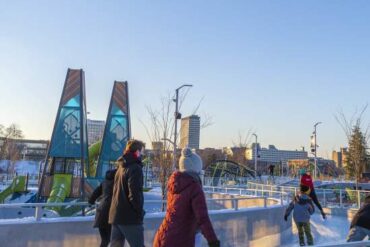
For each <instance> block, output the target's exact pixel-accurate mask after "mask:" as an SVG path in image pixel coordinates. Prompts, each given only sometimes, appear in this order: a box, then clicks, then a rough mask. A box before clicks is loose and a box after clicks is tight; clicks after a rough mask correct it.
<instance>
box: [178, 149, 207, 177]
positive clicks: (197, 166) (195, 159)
mask: <svg viewBox="0 0 370 247" xmlns="http://www.w3.org/2000/svg"><path fill="white" fill-rule="evenodd" d="M202 169H203V162H202V159H201V158H200V157H199V155H198V154H196V153H193V152H192V151H191V149H190V148H184V149H183V150H182V151H181V157H180V161H179V170H180V172H185V171H188V172H195V173H198V174H200V173H201V171H202Z"/></svg>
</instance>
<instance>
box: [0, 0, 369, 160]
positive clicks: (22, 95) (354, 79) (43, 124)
mask: <svg viewBox="0 0 370 247" xmlns="http://www.w3.org/2000/svg"><path fill="white" fill-rule="evenodd" d="M369 13H370V2H369V1H333V0H332V1H311V0H310V1H273V0H272V1H260V0H258V1H130V2H128V1H2V2H1V3H0V85H1V87H0V91H1V97H0V124H4V125H8V124H10V123H12V122H15V123H17V124H18V125H19V126H20V127H21V128H22V129H23V130H24V132H25V134H26V137H27V138H40V139H48V138H50V136H51V131H52V127H53V122H54V120H55V115H56V109H57V106H58V103H59V99H60V94H61V90H62V87H63V82H64V78H65V73H66V71H67V68H68V67H70V68H83V69H84V70H85V75H86V90H87V106H88V110H89V111H90V112H91V115H90V117H91V118H93V119H105V117H106V112H107V108H108V104H109V97H110V93H111V90H112V85H113V81H114V80H128V81H129V86H130V97H131V98H130V100H131V113H132V127H133V135H134V136H135V137H137V138H141V139H144V140H147V137H146V134H145V133H144V129H143V127H142V125H141V124H140V122H139V119H143V120H145V119H146V111H145V106H146V105H152V106H153V107H155V106H158V103H159V98H160V96H161V95H166V94H167V93H168V92H171V91H173V90H174V89H175V88H176V87H178V86H179V85H181V84H182V83H184V82H191V83H193V84H194V85H195V86H194V87H193V88H192V89H191V90H190V92H189V94H188V97H187V99H186V102H185V103H184V107H183V109H182V113H183V115H187V114H188V113H191V110H192V109H193V108H194V105H195V103H194V102H197V101H199V100H200V99H201V98H202V97H203V96H205V99H204V101H203V103H202V106H201V109H200V112H203V111H206V112H207V113H208V114H210V115H212V116H213V120H214V124H213V125H212V126H210V127H208V128H207V129H204V130H202V133H201V146H202V147H209V146H211V147H222V146H229V145H231V143H232V139H236V136H237V133H238V131H239V130H241V131H246V130H248V129H250V128H252V129H254V130H256V132H257V133H258V136H259V139H260V141H261V144H262V145H263V146H267V145H268V144H275V145H276V146H277V147H278V148H287V149H296V148H299V147H300V146H306V148H308V146H309V137H310V135H311V132H312V130H313V127H312V126H313V124H314V123H315V122H316V121H322V122H323V124H322V125H320V126H319V132H318V133H319V138H318V141H319V143H320V152H321V154H322V155H323V156H326V155H327V154H329V153H330V152H331V150H332V149H333V148H339V147H340V146H343V145H345V144H346V138H345V135H344V133H343V131H342V130H341V128H340V126H339V125H338V123H337V122H336V120H335V119H334V114H335V113H336V112H337V111H338V110H339V109H340V108H343V109H344V112H346V113H347V114H351V113H352V112H353V111H354V110H355V108H356V107H361V106H363V105H364V104H366V103H367V102H368V99H369V92H370V83H369V78H370V70H369V66H370V62H369V58H370V46H369V44H370V29H369V27H370V15H369ZM369 114H370V111H368V112H367V113H366V116H365V119H366V120H369V117H368V116H369Z"/></svg>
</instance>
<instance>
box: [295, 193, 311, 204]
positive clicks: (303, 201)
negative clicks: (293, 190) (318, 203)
mask: <svg viewBox="0 0 370 247" xmlns="http://www.w3.org/2000/svg"><path fill="white" fill-rule="evenodd" d="M310 200H311V198H310V197H309V196H308V195H306V194H301V195H299V196H296V202H297V203H298V204H301V205H304V204H307V203H309V202H310Z"/></svg>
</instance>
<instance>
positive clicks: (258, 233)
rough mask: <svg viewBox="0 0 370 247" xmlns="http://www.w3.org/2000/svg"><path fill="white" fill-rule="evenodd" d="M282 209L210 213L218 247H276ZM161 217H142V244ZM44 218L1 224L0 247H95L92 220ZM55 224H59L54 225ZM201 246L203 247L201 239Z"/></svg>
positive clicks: (287, 226)
mask: <svg viewBox="0 0 370 247" xmlns="http://www.w3.org/2000/svg"><path fill="white" fill-rule="evenodd" d="M284 210H285V207H283V206H273V207H270V208H258V209H257V208H251V209H243V210H239V211H234V210H218V211H211V212H210V217H211V220H212V223H213V226H214V228H215V231H216V234H217V236H218V237H219V239H220V240H221V242H222V246H224V247H228V246H259V247H263V246H279V245H280V244H281V242H282V238H281V236H280V233H281V232H287V230H288V229H290V227H291V225H290V224H289V223H286V222H285V221H284V220H282V218H283V217H282V216H283V214H284ZM163 216H164V214H163V213H158V214H148V215H147V216H146V218H145V222H144V227H145V244H146V246H152V241H153V238H154V235H155V232H156V231H157V229H158V227H159V225H160V223H161V222H162V219H163ZM61 220H66V219H61V218H59V219H55V220H51V219H47V220H45V221H44V222H41V223H40V222H38V223H36V222H32V221H31V222H27V221H26V222H23V223H21V224H20V223H19V222H14V223H11V222H8V223H6V222H4V221H3V222H1V223H0V240H1V243H0V245H1V246H3V247H6V246H9V247H10V246H11V247H24V246H27V247H34V246H49V247H67V246H68V247H74V246H76V247H77V246H78V247H80V246H89V247H90V246H99V242H100V239H99V233H98V231H97V229H94V228H92V224H93V217H85V218H83V219H81V218H77V219H73V218H69V219H68V221H63V222H60V221H61ZM58 221H59V222H58ZM203 246H207V244H206V242H205V241H204V240H203Z"/></svg>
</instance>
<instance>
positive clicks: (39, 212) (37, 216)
mask: <svg viewBox="0 0 370 247" xmlns="http://www.w3.org/2000/svg"><path fill="white" fill-rule="evenodd" d="M41 216H42V207H41V206H36V208H35V219H36V221H39V220H40V219H41Z"/></svg>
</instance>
